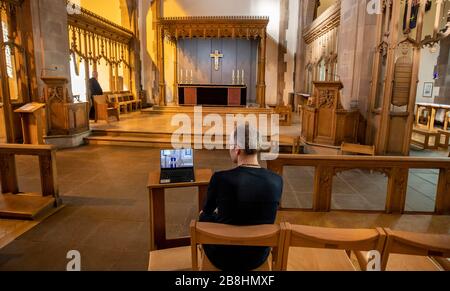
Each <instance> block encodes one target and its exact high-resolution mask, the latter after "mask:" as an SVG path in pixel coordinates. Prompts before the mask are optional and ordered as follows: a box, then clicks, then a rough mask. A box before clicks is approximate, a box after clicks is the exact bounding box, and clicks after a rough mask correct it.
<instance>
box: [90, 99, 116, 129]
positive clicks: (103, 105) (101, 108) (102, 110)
mask: <svg viewBox="0 0 450 291" xmlns="http://www.w3.org/2000/svg"><path fill="white" fill-rule="evenodd" d="M94 108H95V122H96V123H97V122H98V121H99V120H104V121H106V122H108V123H109V117H110V116H114V117H116V118H117V121H120V117H119V112H120V109H119V108H118V107H117V105H116V104H115V103H110V102H109V100H108V97H107V96H106V95H98V96H94Z"/></svg>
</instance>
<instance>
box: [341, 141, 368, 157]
mask: <svg viewBox="0 0 450 291" xmlns="http://www.w3.org/2000/svg"><path fill="white" fill-rule="evenodd" d="M345 153H351V154H360V155H367V156H375V146H367V145H360V144H352V143H346V142H343V143H342V145H341V154H345Z"/></svg>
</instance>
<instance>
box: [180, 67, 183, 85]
mask: <svg viewBox="0 0 450 291" xmlns="http://www.w3.org/2000/svg"><path fill="white" fill-rule="evenodd" d="M180 71H181V75H180V84H183V69H181V70H180Z"/></svg>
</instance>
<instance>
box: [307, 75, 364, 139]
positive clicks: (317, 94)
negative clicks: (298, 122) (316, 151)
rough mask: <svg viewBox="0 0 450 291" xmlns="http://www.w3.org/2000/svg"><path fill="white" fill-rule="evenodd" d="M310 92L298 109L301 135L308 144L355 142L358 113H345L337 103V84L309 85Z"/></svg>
mask: <svg viewBox="0 0 450 291" xmlns="http://www.w3.org/2000/svg"><path fill="white" fill-rule="evenodd" d="M313 83H314V93H313V95H312V97H311V98H310V99H309V101H308V104H307V105H306V106H303V107H302V110H303V111H302V135H303V139H304V140H305V141H306V142H309V143H315V144H322V145H328V146H340V145H341V144H342V143H343V142H350V143H355V142H356V139H357V130H358V123H359V112H358V110H346V109H344V107H343V106H342V103H341V93H340V91H341V89H342V88H343V85H342V83H341V82H313Z"/></svg>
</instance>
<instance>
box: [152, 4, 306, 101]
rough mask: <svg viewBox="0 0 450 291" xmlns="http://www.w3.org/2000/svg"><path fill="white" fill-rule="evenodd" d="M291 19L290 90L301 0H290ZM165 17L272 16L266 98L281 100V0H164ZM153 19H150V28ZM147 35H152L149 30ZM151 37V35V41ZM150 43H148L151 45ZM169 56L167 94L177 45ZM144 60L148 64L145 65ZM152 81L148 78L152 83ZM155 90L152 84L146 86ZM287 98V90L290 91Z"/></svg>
mask: <svg viewBox="0 0 450 291" xmlns="http://www.w3.org/2000/svg"><path fill="white" fill-rule="evenodd" d="M289 8H290V11H289V12H290V22H289V25H290V27H289V31H288V37H287V38H288V54H287V56H286V61H287V62H288V64H290V65H288V72H287V75H286V82H287V86H286V90H285V91H286V92H292V90H293V82H292V76H293V63H294V55H295V48H296V43H297V30H296V29H297V26H298V10H299V9H298V0H290V3H289ZM163 11H164V12H163V15H164V17H176V16H268V17H269V19H270V22H269V25H268V28H267V32H268V39H267V55H266V59H267V63H266V84H267V89H266V100H267V103H276V100H277V71H278V39H279V23H280V0H164V1H163ZM149 27H151V23H149V21H148V20H147V30H148V29H149ZM147 36H150V35H148V34H147ZM149 41H150V40H149V39H147V43H148V42H149ZM149 47H150V45H148V44H147V45H146V49H148V48H149ZM165 53H166V54H165V56H166V65H167V66H166V83H167V89H168V90H167V93H168V94H167V95H168V97H169V98H170V97H171V93H172V92H171V91H172V88H173V82H174V81H173V72H172V71H173V70H172V68H171V67H173V56H172V54H173V49H172V48H170V47H168V48H167V49H166V51H165ZM145 65H146V64H145V62H144V66H145ZM149 84H150V82H146V85H147V86H149ZM144 89H146V90H149V92H151V91H152V90H151V88H144ZM286 98H287V93H286Z"/></svg>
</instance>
